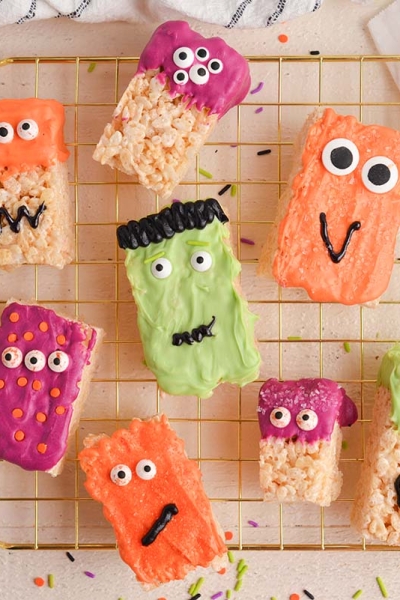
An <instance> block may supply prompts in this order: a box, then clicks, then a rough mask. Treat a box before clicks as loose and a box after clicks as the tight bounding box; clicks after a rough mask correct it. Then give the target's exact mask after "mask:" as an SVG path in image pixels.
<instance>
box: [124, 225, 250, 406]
mask: <svg viewBox="0 0 400 600" xmlns="http://www.w3.org/2000/svg"><path fill="white" fill-rule="evenodd" d="M228 238H229V230H228V229H227V227H225V226H224V225H223V224H222V223H221V222H220V221H219V220H218V219H215V220H214V221H213V222H212V223H210V224H209V225H207V226H206V227H205V229H202V230H198V229H193V230H187V231H184V232H182V233H176V234H175V235H174V236H173V238H171V239H169V240H163V241H162V242H160V243H159V244H150V245H149V246H148V247H147V248H138V249H136V250H130V249H128V250H126V260H125V266H126V270H127V275H128V279H129V281H130V283H131V285H132V290H133V296H134V298H135V301H136V304H137V307H138V326H139V330H140V335H141V338H142V342H143V348H144V354H145V359H146V363H147V366H148V367H149V368H150V369H151V370H152V371H153V373H154V374H155V375H156V377H157V380H158V383H159V385H160V387H161V388H162V389H163V390H164V391H165V392H167V393H168V394H174V395H185V396H193V395H196V396H199V397H200V398H207V397H209V396H211V394H212V391H213V388H214V387H215V386H217V385H218V384H219V383H222V382H224V381H228V382H230V383H235V384H239V385H246V384H247V383H249V382H251V381H254V380H255V379H256V378H257V376H258V372H259V367H260V355H259V352H258V350H257V348H256V346H255V343H254V324H255V321H256V316H255V315H253V314H252V313H251V312H250V311H249V309H248V306H247V302H246V301H245V300H244V299H243V298H242V297H241V296H240V294H239V293H238V291H237V290H236V288H235V285H234V281H235V279H236V278H237V276H238V274H239V273H240V270H241V266H240V263H239V261H238V260H236V258H235V257H234V255H233V253H232V249H231V247H230V244H229V242H228ZM196 241H199V242H201V245H198V246H196V245H195V244H193V242H196ZM190 242H192V243H190ZM200 251H202V252H203V251H206V252H208V253H210V254H211V257H212V265H211V267H210V268H209V269H208V270H207V271H204V272H199V271H196V270H195V269H194V268H193V267H192V266H191V262H190V260H191V257H192V255H193V254H194V253H195V252H200ZM161 252H163V253H165V254H163V259H168V260H169V261H170V262H171V264H172V272H171V274H170V275H169V277H167V278H165V279H158V278H156V277H154V275H153V274H152V271H151V268H152V261H148V259H150V258H151V257H153V256H157V255H159V254H160V253H161ZM146 260H147V262H146ZM161 260H162V259H161ZM214 316H215V317H216V321H215V324H214V326H213V327H212V333H213V336H212V337H205V338H204V339H203V341H201V342H200V343H197V342H194V343H193V344H192V345H188V344H186V343H184V344H182V345H181V346H174V345H173V344H172V336H173V334H174V333H183V332H186V331H187V332H191V331H192V330H193V329H194V328H198V327H200V326H201V325H208V324H209V323H210V322H211V320H212V317H214Z"/></svg>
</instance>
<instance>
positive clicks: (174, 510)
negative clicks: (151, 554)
mask: <svg viewBox="0 0 400 600" xmlns="http://www.w3.org/2000/svg"><path fill="white" fill-rule="evenodd" d="M178 512H179V511H178V507H177V506H176V504H166V505H165V506H164V508H163V509H162V511H161V515H160V516H159V517H158V519H156V520H155V521H154V523H153V525H152V526H151V527H150V529H149V531H148V532H147V533H146V534H145V535H144V536H143V537H142V546H150V544H152V543H153V542H155V541H156V539H157V536H158V535H159V534H160V533H161V532H162V531H163V530H164V529H165V528H166V526H167V525H168V523H169V522H170V521H171V520H172V518H173V517H174V516H175V515H177V514H178Z"/></svg>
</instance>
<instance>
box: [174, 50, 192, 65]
mask: <svg viewBox="0 0 400 600" xmlns="http://www.w3.org/2000/svg"><path fill="white" fill-rule="evenodd" d="M172 60H173V61H174V63H175V64H176V66H177V67H181V68H182V69H186V68H187V67H190V66H191V65H192V64H193V61H194V54H193V50H191V49H190V48H186V46H183V47H182V48H178V50H175V52H174V55H173V57H172Z"/></svg>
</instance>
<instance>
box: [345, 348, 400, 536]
mask: <svg viewBox="0 0 400 600" xmlns="http://www.w3.org/2000/svg"><path fill="white" fill-rule="evenodd" d="M377 386H378V387H377V390H376V396H375V405H374V411H373V416H372V423H371V426H370V429H369V438H368V441H367V445H366V448H365V458H364V463H363V466H362V469H361V477H360V481H359V482H358V483H357V487H356V494H355V500H354V505H353V510H352V515H351V522H352V524H353V526H354V527H355V528H356V529H357V531H358V532H359V533H361V534H362V535H363V536H365V538H366V539H367V540H380V541H381V542H387V543H388V544H390V545H391V546H400V434H399V426H400V345H396V346H395V347H394V348H392V349H391V350H389V352H387V353H386V354H385V356H384V357H383V359H382V363H381V367H380V370H379V374H378V381H377Z"/></svg>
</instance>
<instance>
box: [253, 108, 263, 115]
mask: <svg viewBox="0 0 400 600" xmlns="http://www.w3.org/2000/svg"><path fill="white" fill-rule="evenodd" d="M263 110H264V109H263V107H262V106H260V107H259V108H256V110H255V111H254V112H255V113H256V115H258V113H260V112H262V111H263Z"/></svg>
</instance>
